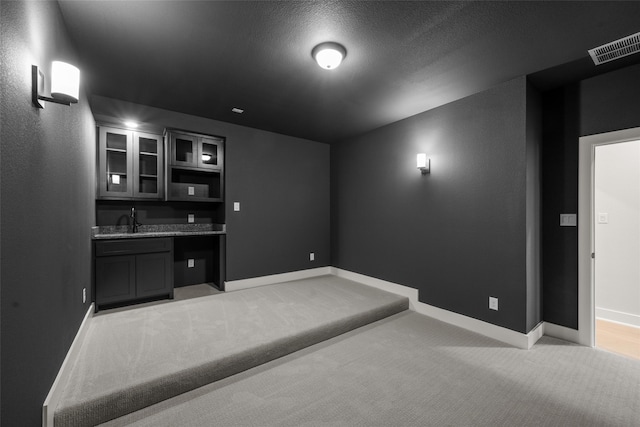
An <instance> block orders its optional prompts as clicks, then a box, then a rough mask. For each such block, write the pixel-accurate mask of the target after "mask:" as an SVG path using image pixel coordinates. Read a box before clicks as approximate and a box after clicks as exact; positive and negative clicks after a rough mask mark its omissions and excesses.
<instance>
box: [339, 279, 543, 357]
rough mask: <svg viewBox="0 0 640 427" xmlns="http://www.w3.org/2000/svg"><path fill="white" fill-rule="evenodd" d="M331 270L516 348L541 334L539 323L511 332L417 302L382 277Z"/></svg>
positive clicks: (526, 346)
mask: <svg viewBox="0 0 640 427" xmlns="http://www.w3.org/2000/svg"><path fill="white" fill-rule="evenodd" d="M332 272H333V274H334V275H336V276H338V277H343V278H345V279H349V280H353V281H356V282H359V283H362V284H364V285H368V286H372V287H374V288H378V289H382V290H384V291H388V292H392V293H395V294H399V295H403V296H406V297H407V298H409V308H410V309H411V310H413V311H415V312H417V313H420V314H424V315H425V316H429V317H433V318H434V319H437V320H440V321H442V322H446V323H449V324H452V325H454V326H458V327H460V328H463V329H467V330H470V331H472V332H475V333H478V334H480V335H484V336H486V337H489V338H493V339H495V340H498V341H501V342H504V343H506V344H509V345H512V346H514V347H517V348H522V349H527V350H528V349H530V348H531V347H532V346H533V345H534V344H535V343H536V341H538V339H540V337H541V336H542V334H543V330H544V325H543V323H540V324H539V325H538V326H536V327H535V328H534V329H533V330H532V331H531V332H529V333H528V334H523V333H520V332H516V331H512V330H511V329H507V328H503V327H501V326H496V325H493V324H491V323H487V322H484V321H482V320H478V319H474V318H472V317H468V316H464V315H462V314H458V313H454V312H452V311H448V310H444V309H441V308H438V307H434V306H431V305H428V304H425V303H423V302H420V301H418V290H417V289H414V288H411V287H408V286H404V285H399V284H397V283H392V282H387V281H385V280H380V279H376V278H375V277H370V276H365V275H363V274H359V273H354V272H351V271H347V270H342V269H340V268H335V267H332Z"/></svg>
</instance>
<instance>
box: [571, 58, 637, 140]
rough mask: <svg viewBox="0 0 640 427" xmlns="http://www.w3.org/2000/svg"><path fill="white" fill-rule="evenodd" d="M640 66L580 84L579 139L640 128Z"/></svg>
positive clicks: (593, 78)
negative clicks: (580, 137)
mask: <svg viewBox="0 0 640 427" xmlns="http://www.w3.org/2000/svg"><path fill="white" fill-rule="evenodd" d="M639 82H640V64H639V65H634V66H631V67H627V68H623V69H621V70H618V71H614V72H611V73H607V74H603V75H601V76H598V77H592V78H590V79H587V80H583V81H582V82H580V136H586V135H593V134H596V133H603V132H612V131H614V130H620V129H628V128H633V127H638V126H640V83H639Z"/></svg>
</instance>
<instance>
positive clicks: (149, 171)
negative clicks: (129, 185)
mask: <svg viewBox="0 0 640 427" xmlns="http://www.w3.org/2000/svg"><path fill="white" fill-rule="evenodd" d="M133 140H134V141H133V142H134V144H133V145H134V152H135V159H134V164H133V176H134V177H135V182H134V185H133V196H134V197H136V198H150V199H159V198H162V197H163V188H164V185H163V183H164V181H163V162H162V152H163V145H162V138H161V137H160V136H159V135H151V134H146V133H140V132H134V134H133Z"/></svg>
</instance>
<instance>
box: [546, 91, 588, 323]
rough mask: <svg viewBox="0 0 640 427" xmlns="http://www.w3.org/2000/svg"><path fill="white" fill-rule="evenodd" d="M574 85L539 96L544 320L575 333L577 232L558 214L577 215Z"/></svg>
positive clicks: (577, 118)
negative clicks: (564, 224)
mask: <svg viewBox="0 0 640 427" xmlns="http://www.w3.org/2000/svg"><path fill="white" fill-rule="evenodd" d="M578 101H579V92H578V85H570V86H567V87H563V88H559V89H556V90H554V91H551V92H546V93H544V94H543V145H542V165H543V166H542V171H543V172H542V296H543V297H542V307H543V320H544V321H546V322H550V323H555V324H557V325H561V326H566V327H568V328H573V329H578V228H577V227H560V214H562V213H577V212H578V138H579V115H580V109H579V103H578Z"/></svg>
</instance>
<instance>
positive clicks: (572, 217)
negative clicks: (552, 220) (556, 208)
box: [560, 214, 578, 227]
mask: <svg viewBox="0 0 640 427" xmlns="http://www.w3.org/2000/svg"><path fill="white" fill-rule="evenodd" d="M560 226H561V227H577V226H578V215H577V214H560Z"/></svg>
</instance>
